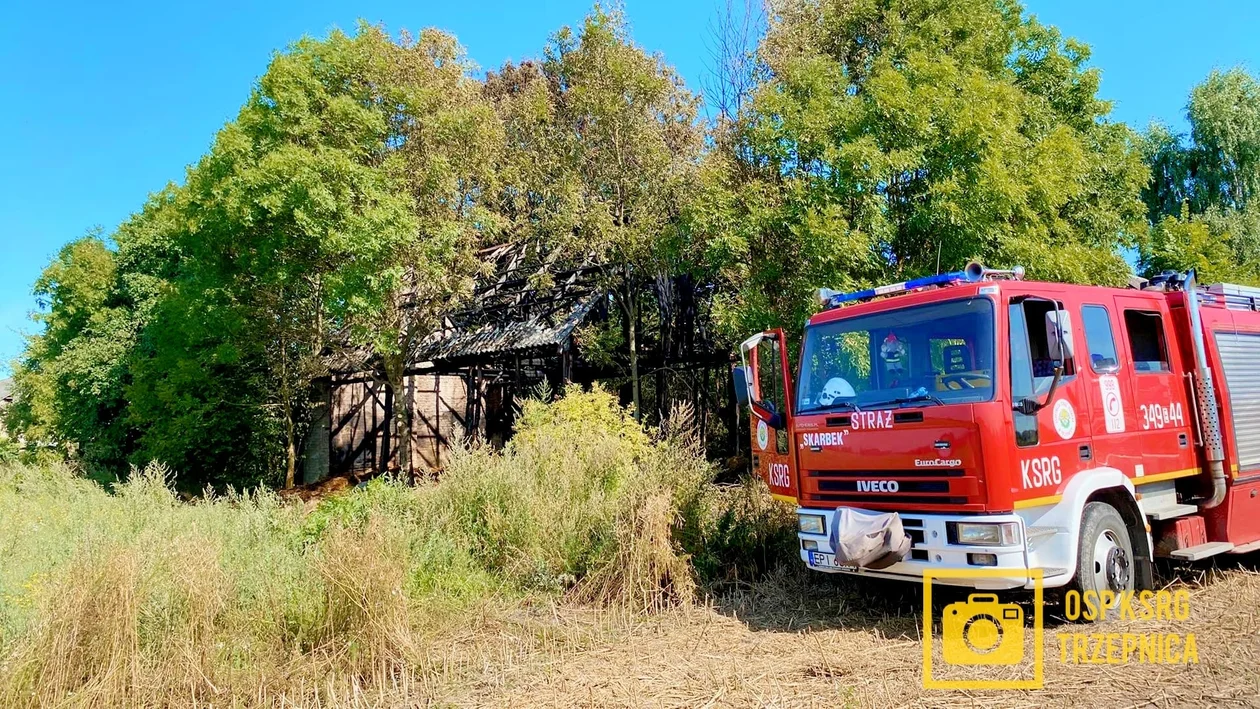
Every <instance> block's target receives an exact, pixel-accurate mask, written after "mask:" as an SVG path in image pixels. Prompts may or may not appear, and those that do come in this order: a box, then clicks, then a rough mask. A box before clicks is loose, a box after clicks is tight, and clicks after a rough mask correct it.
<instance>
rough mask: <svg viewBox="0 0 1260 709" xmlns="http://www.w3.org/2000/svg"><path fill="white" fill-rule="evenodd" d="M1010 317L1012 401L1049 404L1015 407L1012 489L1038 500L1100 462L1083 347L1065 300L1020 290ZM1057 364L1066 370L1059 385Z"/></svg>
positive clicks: (1019, 496) (1017, 497)
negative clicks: (1034, 408) (1024, 408)
mask: <svg viewBox="0 0 1260 709" xmlns="http://www.w3.org/2000/svg"><path fill="white" fill-rule="evenodd" d="M1052 297H1053V296H1052ZM1008 317H1009V322H1010V329H1009V337H1010V342H1009V346H1010V355H1011V398H1012V401H1013V402H1014V403H1018V402H1020V401H1021V400H1033V401H1036V402H1038V403H1041V404H1045V406H1044V408H1042V409H1041V410H1039V411H1037V412H1036V413H1031V414H1025V413H1021V412H1019V411H1013V412H1012V416H1013V421H1012V422H1013V424H1014V426H1015V445H1016V451H1017V452H1016V455H1015V461H1016V463H1015V465H1016V467H1017V470H1018V477H1016V478H1015V480H1014V486H1013V487H1014V489H1013V490H1012V491H1011V492H1012V494H1013V496H1014V499H1015V500H1016V501H1026V500H1035V499H1038V498H1045V497H1050V496H1052V495H1056V494H1058V493H1059V492H1060V491H1061V490H1062V487H1063V484H1064V483H1065V482H1066V480H1067V478H1068V477H1069V476H1071V475H1072V474H1073V473H1075V472H1077V471H1078V470H1083V469H1085V468H1092V467H1094V465H1095V464H1094V462H1093V445H1092V438H1091V432H1090V412H1089V405H1088V398H1087V396H1086V395H1085V392H1084V387H1085V382H1084V380H1083V379H1084V378H1083V377H1082V376H1080V373H1079V372H1078V371H1077V368H1078V367H1079V366H1080V363H1079V358H1078V357H1076V353H1078V352H1081V351H1082V350H1083V348H1082V347H1081V345H1080V338H1079V337H1077V336H1076V334H1075V332H1074V329H1075V328H1074V327H1073V325H1074V318H1072V317H1071V315H1070V313H1069V312H1068V311H1067V310H1065V309H1064V307H1063V303H1062V302H1061V301H1052V300H1048V299H1046V298H1043V297H1039V296H1036V297H1027V296H1017V297H1016V298H1014V299H1012V301H1011V303H1010V305H1009V309H1008ZM1056 322H1057V324H1056ZM1055 365H1058V366H1061V367H1062V370H1063V371H1062V375H1061V378H1060V380H1059V385H1058V387H1057V388H1056V387H1055V386H1054V368H1055ZM1052 389H1053V394H1051V390H1052Z"/></svg>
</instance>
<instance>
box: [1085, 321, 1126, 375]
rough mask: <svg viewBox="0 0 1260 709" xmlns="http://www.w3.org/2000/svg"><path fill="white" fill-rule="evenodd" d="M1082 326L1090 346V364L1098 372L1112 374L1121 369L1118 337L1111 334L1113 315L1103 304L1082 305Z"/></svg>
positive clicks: (1086, 344)
mask: <svg viewBox="0 0 1260 709" xmlns="http://www.w3.org/2000/svg"><path fill="white" fill-rule="evenodd" d="M1081 326H1082V327H1083V328H1084V329H1085V346H1086V347H1088V348H1089V366H1090V368H1091V369H1093V370H1094V371H1095V372H1097V373H1098V374H1112V373H1115V372H1116V371H1118V370H1119V369H1120V356H1119V355H1118V354H1117V353H1116V338H1115V336H1113V335H1112V334H1111V315H1110V313H1108V312H1107V309H1106V308H1105V307H1103V306H1101V305H1085V306H1082V307H1081Z"/></svg>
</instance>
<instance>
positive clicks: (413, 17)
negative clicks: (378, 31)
mask: <svg viewBox="0 0 1260 709" xmlns="http://www.w3.org/2000/svg"><path fill="white" fill-rule="evenodd" d="M264 5H265V7H260V6H264ZM590 5H591V2H590V1H589V0H563V1H560V0H553V1H538V0H534V1H532V2H519V0H518V1H516V2H505V1H501V0H480V1H474V2H462V3H451V2H432V1H431V0H430V1H425V0H421V1H420V2H411V3H404V2H386V1H379V0H374V1H372V2H359V3H333V2H327V1H324V0H307V1H304V2H267V3H247V2H220V3H213V4H211V3H204V4H202V5H200V6H198V5H197V4H195V3H178V2H163V3H150V2H146V3H99V2H91V3H88V2H82V3H80V2H61V3H53V4H48V5H46V4H43V3H13V4H11V5H9V6H8V7H6V8H5V9H4V10H2V11H0V13H2V14H0V17H3V22H2V23H0V66H2V67H4V71H3V73H2V75H0V107H2V109H0V363H7V362H8V361H9V360H11V359H12V358H14V357H16V356H17V355H18V354H19V352H20V351H21V344H22V339H21V333H22V332H25V331H29V330H30V329H31V328H32V325H31V324H30V323H29V321H28V320H27V314H28V313H29V312H30V310H31V309H32V308H33V307H34V301H33V299H32V297H31V295H30V290H31V285H32V283H33V282H34V281H35V278H36V277H37V276H38V275H39V272H40V270H41V269H42V268H43V266H44V265H45V264H46V263H47V262H48V260H49V259H50V258H51V257H52V256H53V255H54V254H55V253H56V251H57V249H58V248H60V246H61V245H62V244H64V243H65V242H67V241H69V240H71V239H74V238H76V237H78V236H80V235H82V234H83V233H85V232H86V231H87V230H89V229H91V228H93V227H95V226H100V227H102V228H104V229H105V230H106V231H109V230H111V229H112V228H114V227H115V226H117V225H118V223H119V222H121V221H123V220H124V219H126V218H127V216H128V215H129V214H131V213H132V212H133V211H135V210H136V209H138V208H139V207H140V205H141V204H142V203H143V202H144V198H145V195H147V194H148V193H150V192H153V191H155V190H157V189H160V188H161V187H162V186H163V185H165V184H166V183H167V182H169V181H180V180H182V178H183V174H184V168H185V166H186V165H188V164H190V163H192V162H193V161H195V160H196V159H197V158H198V157H199V156H200V155H201V154H202V153H203V152H204V151H205V150H206V149H207V148H208V147H209V144H210V141H211V140H212V138H213V137H214V133H215V131H216V130H218V128H219V127H220V126H222V124H223V123H224V122H225V121H227V120H230V119H231V118H232V117H233V116H234V115H235V113H236V111H237V108H238V107H239V106H240V104H241V103H242V102H243V101H244V99H245V97H246V95H247V94H248V92H249V88H250V85H251V82H253V80H254V79H256V78H257V77H258V75H259V74H261V73H262V72H263V70H264V69H265V68H266V64H267V60H268V57H269V56H270V55H271V53H272V51H273V50H276V49H278V48H282V47H284V46H285V45H286V44H288V43H289V42H291V41H292V40H294V39H296V38H298V37H300V36H302V35H304V34H310V35H316V36H319V35H323V34H325V33H327V31H328V30H329V29H331V28H333V27H341V28H345V29H352V28H353V27H354V24H355V21H356V19H357V18H359V17H362V18H365V19H367V20H369V21H372V22H382V23H384V24H385V25H386V26H387V27H388V28H389V29H390V30H397V29H400V28H410V29H419V28H421V27H428V26H435V27H440V28H443V29H446V30H448V31H451V32H453V33H455V34H456V35H457V36H458V37H459V39H460V41H461V42H462V43H463V44H464V46H465V47H467V49H468V52H469V54H470V55H471V57H472V58H473V59H474V60H475V61H476V62H477V63H478V64H480V65H481V66H482V67H483V68H491V69H493V68H495V67H497V66H498V65H499V64H501V63H502V62H503V61H504V60H507V59H520V58H523V57H529V56H536V55H537V54H538V53H539V52H540V51H541V48H542V46H543V44H544V42H545V41H546V38H547V37H548V35H549V34H550V33H551V32H553V31H555V30H556V29H557V28H559V27H561V26H563V25H566V24H570V25H571V24H576V23H578V22H580V21H581V19H582V17H583V15H584V14H585V13H586V11H587V10H588V9H589V7H590ZM719 5H724V1H723V0H672V1H669V2H667V1H664V0H626V8H627V13H628V15H629V17H630V20H631V23H632V26H633V30H634V36H635V40H636V41H637V42H638V43H639V44H641V45H643V46H644V47H646V48H648V49H649V50H653V51H660V52H662V53H664V55H665V56H666V59H667V60H668V61H669V62H670V63H671V64H673V65H674V66H675V67H677V69H678V70H679V71H680V72H681V73H682V75H683V77H684V78H685V79H686V80H687V83H688V84H689V85H690V86H691V87H692V88H693V89H695V90H699V88H700V87H701V84H702V81H703V78H704V74H705V71H706V65H707V62H708V53H707V49H706V45H705V41H706V37H707V34H708V31H709V27H710V25H711V22H712V18H713V17H714V16H715V14H716V12H717V9H718V7H719ZM1027 6H1028V9H1029V11H1030V12H1032V13H1034V14H1036V15H1037V16H1038V17H1040V18H1041V20H1042V21H1043V22H1047V23H1049V24H1054V25H1057V26H1059V27H1060V28H1061V29H1062V30H1063V32H1064V34H1065V35H1067V36H1071V37H1076V38H1077V39H1080V40H1083V41H1085V42H1086V43H1088V44H1089V45H1091V46H1092V47H1093V49H1094V56H1093V64H1094V65H1095V66H1098V67H1100V68H1101V69H1102V70H1103V82H1102V90H1101V94H1102V96H1103V97H1104V98H1107V99H1110V100H1112V101H1114V104H1115V108H1114V117H1115V118H1117V119H1119V120H1123V121H1126V122H1129V123H1130V124H1133V125H1135V126H1138V127H1143V126H1145V125H1146V124H1147V123H1148V122H1149V121H1150V120H1151V119H1152V118H1159V119H1163V120H1165V121H1168V122H1171V123H1173V124H1174V125H1181V126H1183V125H1184V117H1183V112H1184V105H1185V100H1186V96H1187V94H1188V92H1189V90H1190V88H1191V87H1192V86H1193V85H1194V84H1195V83H1197V82H1199V81H1201V80H1202V79H1203V77H1205V76H1206V75H1207V73H1208V72H1209V71H1211V70H1212V69H1213V68H1215V67H1222V68H1224V67H1230V66H1233V65H1236V64H1243V65H1245V66H1247V67H1248V68H1249V69H1250V70H1252V71H1253V72H1254V71H1257V70H1260V38H1258V37H1260V35H1258V33H1257V32H1256V30H1257V29H1258V28H1260V3H1252V2H1237V1H1236V0H1235V1H1233V2H1228V1H1224V0H1200V2H1196V3H1194V4H1193V5H1192V6H1187V5H1186V4H1185V3H1182V2H1177V3H1173V2H1159V1H1153V0H1146V1H1139V0H1108V1H1105V2H1101V1H1099V0H1093V1H1092V2H1084V1H1082V0H1058V1H1053V0H1029V1H1028V2H1027ZM5 371H7V364H0V374H3V372H5Z"/></svg>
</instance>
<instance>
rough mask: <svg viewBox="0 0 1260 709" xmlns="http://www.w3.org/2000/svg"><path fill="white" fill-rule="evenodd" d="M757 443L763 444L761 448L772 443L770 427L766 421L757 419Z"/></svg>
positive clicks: (763, 448)
mask: <svg viewBox="0 0 1260 709" xmlns="http://www.w3.org/2000/svg"><path fill="white" fill-rule="evenodd" d="M757 445H758V446H761V450H765V449H766V446H768V445H770V427H769V426H767V425H766V422H765V421H757Z"/></svg>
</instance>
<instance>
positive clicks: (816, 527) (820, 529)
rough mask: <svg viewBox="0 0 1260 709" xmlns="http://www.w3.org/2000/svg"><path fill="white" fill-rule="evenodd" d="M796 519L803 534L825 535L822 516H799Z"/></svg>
mask: <svg viewBox="0 0 1260 709" xmlns="http://www.w3.org/2000/svg"><path fill="white" fill-rule="evenodd" d="M796 519H797V523H798V524H800V526H801V531H802V532H804V533H805V534H826V533H827V524H826V522H825V521H824V518H823V516H822V515H799V516H797V518H796Z"/></svg>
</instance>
